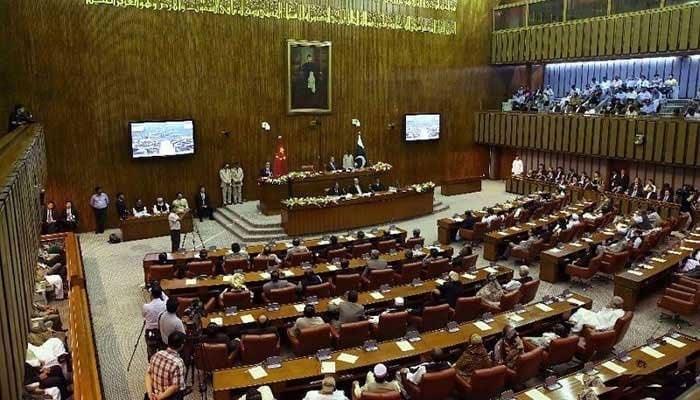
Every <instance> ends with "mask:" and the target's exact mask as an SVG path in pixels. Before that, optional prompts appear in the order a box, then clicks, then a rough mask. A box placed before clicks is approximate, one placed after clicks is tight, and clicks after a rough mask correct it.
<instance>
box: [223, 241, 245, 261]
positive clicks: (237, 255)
mask: <svg viewBox="0 0 700 400" xmlns="http://www.w3.org/2000/svg"><path fill="white" fill-rule="evenodd" d="M241 259H245V260H247V259H248V252H246V251H245V250H243V249H241V245H240V244H238V243H231V252H230V253H228V254H227V255H225V256H224V260H241Z"/></svg>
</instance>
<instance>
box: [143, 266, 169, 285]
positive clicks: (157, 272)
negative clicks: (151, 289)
mask: <svg viewBox="0 0 700 400" xmlns="http://www.w3.org/2000/svg"><path fill="white" fill-rule="evenodd" d="M174 276H175V268H174V267H173V266H172V265H151V266H149V267H148V281H149V282H152V281H157V282H160V281H161V280H163V279H173V277H174Z"/></svg>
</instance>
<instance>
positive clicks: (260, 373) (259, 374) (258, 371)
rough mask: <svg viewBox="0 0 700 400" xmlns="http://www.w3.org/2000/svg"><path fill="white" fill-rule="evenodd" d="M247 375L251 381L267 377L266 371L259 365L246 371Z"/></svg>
mask: <svg viewBox="0 0 700 400" xmlns="http://www.w3.org/2000/svg"><path fill="white" fill-rule="evenodd" d="M248 373H249V374H250V376H251V377H252V378H253V379H260V378H264V377H266V376H267V371H265V368H263V367H261V366H259V365H258V366H257V367H253V368H250V369H248Z"/></svg>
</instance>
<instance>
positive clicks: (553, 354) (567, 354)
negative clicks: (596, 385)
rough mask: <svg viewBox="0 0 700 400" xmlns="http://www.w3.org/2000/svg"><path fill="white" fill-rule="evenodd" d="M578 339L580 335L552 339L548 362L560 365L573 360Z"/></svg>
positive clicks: (548, 351)
mask: <svg viewBox="0 0 700 400" xmlns="http://www.w3.org/2000/svg"><path fill="white" fill-rule="evenodd" d="M578 341H579V337H578V336H575V335H572V336H568V337H564V338H559V339H554V340H552V341H551V342H550V343H549V347H548V349H547V353H548V354H549V357H548V358H547V364H548V365H559V364H564V363H566V362H569V361H571V359H573V358H574V356H575V355H576V349H577V348H578Z"/></svg>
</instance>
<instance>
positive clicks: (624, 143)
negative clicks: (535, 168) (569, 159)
mask: <svg viewBox="0 0 700 400" xmlns="http://www.w3.org/2000/svg"><path fill="white" fill-rule="evenodd" d="M476 114H477V120H478V122H477V128H476V134H475V140H476V142H477V143H484V144H492V145H498V146H507V147H514V148H518V149H533V150H546V151H553V152H560V153H573V154H578V155H587V156H594V157H607V158H614V159H623V160H630V161H639V162H647V163H654V164H662V165H675V166H685V167H693V168H696V167H700V123H699V122H694V121H687V120H684V119H677V118H635V119H630V118H620V117H605V116H584V115H564V114H530V113H517V112H500V111H489V112H477V113H476ZM636 135H644V143H643V144H635V137H636Z"/></svg>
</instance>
